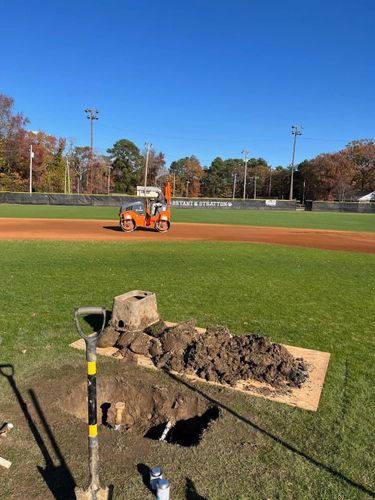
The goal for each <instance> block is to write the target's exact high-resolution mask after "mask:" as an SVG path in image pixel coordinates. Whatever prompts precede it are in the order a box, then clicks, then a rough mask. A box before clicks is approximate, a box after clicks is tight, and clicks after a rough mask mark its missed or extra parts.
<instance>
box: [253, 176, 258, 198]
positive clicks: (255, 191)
mask: <svg viewBox="0 0 375 500" xmlns="http://www.w3.org/2000/svg"><path fill="white" fill-rule="evenodd" d="M253 179H254V200H256V199H257V179H259V176H258V175H254V177H253Z"/></svg>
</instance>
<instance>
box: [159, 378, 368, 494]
mask: <svg viewBox="0 0 375 500" xmlns="http://www.w3.org/2000/svg"><path fill="white" fill-rule="evenodd" d="M164 372H165V373H166V374H167V375H168V376H169V377H171V378H172V379H173V380H175V381H176V382H179V383H180V384H183V385H184V386H185V387H187V388H188V389H190V390H192V391H194V392H196V393H198V394H200V395H201V396H203V397H204V398H205V399H207V401H209V402H210V403H213V404H215V405H217V406H219V407H220V408H222V409H223V410H225V411H227V412H228V413H230V414H231V415H233V416H234V417H236V418H238V419H239V420H241V421H242V422H244V423H245V424H247V425H250V426H251V427H252V428H253V429H255V430H256V431H258V432H260V433H261V434H263V435H264V436H267V437H269V438H271V439H272V440H273V441H275V442H276V443H278V444H280V445H281V446H284V448H286V449H287V450H289V451H291V452H292V453H295V454H296V455H298V456H300V457H302V458H304V459H305V460H307V461H308V462H309V463H310V464H312V465H314V466H315V467H318V468H319V469H321V470H322V471H324V472H328V473H329V474H331V475H332V476H333V477H334V478H336V479H339V480H341V481H344V482H345V483H346V484H347V485H349V486H351V487H353V488H356V489H357V490H359V491H361V492H362V493H366V494H367V495H369V496H370V497H372V498H375V492H374V491H371V490H369V489H368V488H366V486H363V485H362V484H359V483H357V482H355V481H353V480H352V479H350V478H348V477H346V476H344V475H343V474H341V472H339V471H337V470H335V469H333V468H332V467H330V466H329V465H325V464H323V463H321V462H319V461H318V460H316V459H315V458H313V457H310V456H309V455H306V453H304V452H303V451H301V450H298V449H297V448H295V447H294V446H293V445H291V444H289V443H287V442H286V441H284V440H283V439H281V438H279V437H278V436H276V435H275V434H272V433H271V432H269V431H267V430H266V429H264V428H262V427H260V426H259V425H258V424H256V423H255V422H253V421H252V420H250V419H249V418H248V417H244V416H242V415H240V414H239V413H237V412H236V411H234V410H232V408H230V407H229V406H226V405H225V404H223V403H221V402H220V401H217V400H216V399H214V398H212V397H211V396H209V395H208V394H206V393H204V392H203V391H201V390H200V389H198V388H197V387H194V386H193V385H191V384H189V383H188V382H186V381H185V380H183V379H182V378H180V377H178V376H177V375H174V374H173V373H170V372H168V371H166V370H164ZM192 498H194V497H192ZM198 498H200V497H198Z"/></svg>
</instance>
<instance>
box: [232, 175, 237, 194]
mask: <svg viewBox="0 0 375 500" xmlns="http://www.w3.org/2000/svg"><path fill="white" fill-rule="evenodd" d="M236 182H237V174H234V176H233V196H232V198H233V200H234V198H235V197H236Z"/></svg>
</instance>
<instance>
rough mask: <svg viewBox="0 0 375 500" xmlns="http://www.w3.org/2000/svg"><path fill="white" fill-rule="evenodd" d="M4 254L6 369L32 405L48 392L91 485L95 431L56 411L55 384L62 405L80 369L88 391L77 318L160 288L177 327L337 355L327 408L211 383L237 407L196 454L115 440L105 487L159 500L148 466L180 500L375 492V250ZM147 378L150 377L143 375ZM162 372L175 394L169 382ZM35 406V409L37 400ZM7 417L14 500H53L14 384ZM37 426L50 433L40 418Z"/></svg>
mask: <svg viewBox="0 0 375 500" xmlns="http://www.w3.org/2000/svg"><path fill="white" fill-rule="evenodd" d="M1 208H2V209H3V207H1ZM22 208H24V207H22ZM176 212H177V211H176ZM179 213H180V212H179ZM181 213H184V214H185V213H188V212H181ZM189 213H192V212H189ZM205 213H206V212H205ZM251 215H253V214H251ZM254 215H256V214H254ZM267 215H268V214H267ZM270 215H271V214H270ZM276 215H279V214H275V216H276ZM283 215H284V216H285V217H286V216H287V215H288V214H280V216H283ZM298 215H299V214H298ZM307 215H309V214H307ZM319 215H321V214H319ZM296 216H297V214H296ZM340 217H342V216H341V215H338V216H337V218H338V219H339V218H340ZM344 217H345V216H344ZM365 218H366V217H364V219H365ZM0 251H1V256H2V259H1V264H2V267H1V274H0V296H1V310H0V337H1V344H0V354H1V357H0V363H3V364H6V363H12V364H13V365H14V368H15V381H16V383H17V386H18V388H19V390H20V391H21V393H22V395H23V397H25V398H26V396H27V394H28V392H27V391H28V389H30V388H32V389H33V390H34V391H35V393H36V394H37V395H38V396H39V398H40V402H41V406H42V408H43V410H44V411H45V412H46V414H47V415H48V422H49V425H50V427H51V432H52V433H53V435H54V436H55V439H56V441H57V444H58V446H59V447H60V449H61V453H62V454H63V456H64V458H65V460H66V465H67V467H69V469H70V471H71V473H72V474H73V476H74V478H75V480H76V481H77V483H78V484H79V485H80V486H82V485H83V484H84V483H85V481H86V480H87V465H86V455H85V449H86V448H85V447H86V438H85V427H84V425H83V424H81V423H80V422H79V421H75V420H74V421H73V420H72V419H73V417H69V418H70V420H69V419H68V417H64V418H66V422H65V421H64V422H65V423H64V422H62V420H58V419H59V418H63V417H61V416H60V417H59V416H58V415H60V413H59V410H58V408H57V407H56V406H55V405H51V407H49V408H46V407H45V403H43V401H44V399H43V397H44V396H43V394H44V393H45V392H46V389H45V387H46V386H47V388H48V385H49V384H51V389H50V390H49V393H50V394H49V398H56V400H57V399H58V397H59V394H53V393H52V394H51V392H53V389H52V387H53V384H54V380H56V379H58V378H59V377H60V378H61V377H65V378H66V380H69V377H70V376H71V377H72V379H73V378H74V377H77V376H79V375H80V374H81V375H82V377H83V380H84V370H85V362H84V355H83V353H81V352H78V351H74V350H72V349H71V348H69V347H68V343H70V342H72V341H73V340H75V339H76V338H77V333H76V331H75V328H74V325H73V322H72V309H73V307H75V306H80V305H103V306H106V307H107V308H108V309H110V308H111V304H112V298H113V296H115V295H118V294H120V293H123V292H125V291H128V290H131V289H145V290H153V291H155V292H156V294H157V299H158V304H159V311H160V313H161V315H162V317H163V318H165V319H168V320H171V321H179V320H183V319H188V318H191V317H195V318H196V319H197V320H198V324H199V325H202V326H206V325H207V324H213V323H214V324H222V325H227V326H228V327H229V328H230V329H231V330H232V331H235V332H238V333H239V334H241V333H244V332H256V333H259V334H262V335H269V336H270V337H271V338H272V339H273V340H275V341H278V342H283V343H287V344H291V345H297V346H301V347H308V348H312V349H318V350H324V351H329V352H331V353H332V357H331V361H330V365H329V368H328V373H327V378H326V382H325V386H324V390H323V394H322V399H321V403H320V408H319V411H318V412H316V413H312V412H307V411H303V410H300V409H296V408H292V407H289V406H286V405H282V404H278V403H273V402H270V401H267V400H263V399H260V398H255V397H249V396H245V395H242V394H237V393H233V392H231V391H221V390H218V389H217V388H213V387H210V386H207V385H205V384H199V388H200V390H201V391H203V392H204V393H205V394H207V395H209V396H210V397H212V398H214V399H215V400H217V401H219V403H220V404H222V405H223V406H225V408H226V409H224V410H223V417H222V418H221V419H220V421H219V422H217V423H216V424H215V425H214V426H213V427H212V428H211V430H209V431H208V432H207V433H206V435H205V436H204V439H203V441H202V443H201V444H200V445H199V446H198V447H196V448H181V447H176V446H173V445H167V444H164V443H158V442H153V445H152V446H151V447H149V448H147V453H146V452H145V451H144V449H143V448H142V446H140V447H139V448H137V449H134V447H133V446H132V442H133V441H132V439H133V438H132V437H131V435H130V434H129V437H127V434H126V433H125V434H123V435H121V438H117V437H116V436H115V437H113V432H112V431H109V430H106V429H104V430H101V431H100V433H101V435H102V436H103V435H104V434H105V433H111V432H112V434H111V436H112V437H111V438H108V439H112V441H113V449H112V448H111V449H109V450H108V449H106V447H105V446H102V448H101V454H102V455H104V456H109V457H110V458H109V459H108V460H107V461H104V463H103V464H102V468H101V477H102V483H103V484H109V483H111V482H113V483H114V484H115V487H116V488H117V489H116V490H115V498H127V499H140V498H144V499H148V498H150V499H151V498H153V497H152V495H150V493H149V492H148V491H147V489H146V488H145V487H144V485H143V482H142V478H141V476H140V475H139V473H138V471H137V467H136V465H137V463H139V462H142V463H145V464H147V465H158V464H159V463H161V464H162V465H163V467H164V470H165V473H166V475H167V477H168V479H170V480H171V483H172V487H173V490H172V492H173V493H172V498H173V499H174V500H180V499H184V498H207V499H210V500H212V499H217V500H221V499H224V498H233V499H239V500H240V499H241V500H245V499H258V498H259V499H263V498H270V499H271V498H272V499H274V498H280V499H284V498H296V499H305V498H307V499H317V498H323V499H332V498H335V499H336V498H342V499H351V498H353V499H357V498H358V499H359V498H370V497H371V496H373V495H374V493H371V492H374V491H375V477H374V474H373V471H374V470H375V449H374V439H373V429H374V425H375V417H374V415H375V407H374V377H375V363H374V354H373V353H374V347H375V346H374V343H375V342H374V331H375V328H374V326H375V325H374V318H375V301H374V292H375V286H374V282H373V279H372V278H371V276H372V274H373V271H374V269H375V255H370V254H359V253H349V252H330V251H323V250H312V249H300V248H298V249H297V248H287V247H282V246H274V247H272V246H269V245H250V244H249V245H247V244H236V243H217V242H215V243H199V244H198V243H186V242H180V243H177V242H173V243H172V242H160V243H153V244H151V243H147V242H134V243H132V242H128V243H125V242H121V243H115V242H114V243H112V242H111V243H107V242H106V243H103V242H80V243H76V242H52V243H50V242H37V241H25V242H16V241H9V242H6V241H2V242H0ZM25 349H26V353H22V351H23V350H25ZM98 365H99V367H98V369H99V374H98V377H100V374H101V373H104V372H108V371H110V370H111V369H112V368H113V367H114V366H116V367H118V366H119V362H118V361H115V360H111V359H107V358H100V359H99V363H98ZM122 366H123V365H122ZM132 373H133V375H132V376H134V377H137V378H138V379H139V378H141V377H142V376H143V375H142V370H139V369H133V370H132ZM147 374H148V375H147V376H151V375H149V374H150V372H149V371H147ZM152 376H155V382H157V383H158V384H164V383H167V382H166V378H167V375H165V374H159V373H155V375H153V374H152ZM72 383H73V382H72ZM43 387H44V389H43ZM43 391H44V393H43ZM28 408H29V411H30V412H32V408H33V407H32V404H30V405H29V406H28ZM228 410H230V411H228ZM34 413H35V412H34ZM56 415H57V416H56ZM4 420H5V421H9V420H10V421H12V422H13V423H14V424H15V428H14V429H13V431H12V433H11V434H10V436H9V437H8V438H6V439H4V440H2V442H1V443H0V446H1V449H0V455H1V456H4V457H5V458H7V459H9V460H11V461H12V462H13V465H12V467H11V469H9V471H6V470H5V469H4V470H1V473H0V491H1V492H2V495H3V498H12V499H13V498H15V499H18V498H19V499H21V498H22V499H23V498H29V497H32V498H35V499H39V498H40V499H45V498H50V495H51V493H50V490H49V488H48V487H47V485H46V481H45V480H44V479H43V477H45V476H43V472H42V474H40V473H39V472H38V469H37V466H38V467H40V468H42V469H40V471H42V470H44V468H45V465H46V464H45V460H44V458H43V454H42V453H41V452H40V446H39V447H38V446H37V444H36V441H35V439H34V438H33V434H32V433H31V432H30V431H29V427H30V425H29V426H28V425H27V424H26V423H25V421H24V420H23V418H22V412H21V411H20V406H19V404H18V403H17V401H16V400H15V397H14V393H13V390H12V389H11V388H10V386H9V384H8V382H7V380H6V379H5V378H4V377H1V376H0V422H1V421H4ZM34 421H35V422H36V424H35V425H38V426H39V427H40V428H42V429H43V426H42V425H41V420H40V419H38V418H37V417H35V419H34ZM34 435H35V433H34ZM43 436H44V438H45V440H47V442H48V439H47V437H48V436H46V435H45V433H44V434H43ZM143 441H144V440H143ZM52 452H53V449H52ZM112 453H113V457H117V458H118V460H119V463H120V465H121V457H122V459H123V460H125V458H124V457H127V459H128V460H130V463H131V464H132V465H131V466H130V467H128V468H126V467H125V465H124V466H123V468H122V469H121V467H120V469H119V468H116V466H115V465H116V464H115V462H116V460H117V458H116V460H115V458H113V459H112V460H111V457H112V455H111V454H112ZM142 454H143V455H142ZM129 457H130V458H129ZM47 465H48V464H47ZM49 465H50V466H51V464H49ZM52 472H56V471H55V469H54V468H53V467H52ZM48 477H51V476H48ZM188 481H189V484H190V487H189V492H188V490H187V486H186V484H187V483H188ZM50 489H51V487H50ZM189 495H190V496H189ZM194 495H195V496H194ZM198 495H201V496H198ZM0 496H1V495H0Z"/></svg>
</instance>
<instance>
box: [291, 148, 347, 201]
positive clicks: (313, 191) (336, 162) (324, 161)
mask: <svg viewBox="0 0 375 500" xmlns="http://www.w3.org/2000/svg"><path fill="white" fill-rule="evenodd" d="M299 172H300V173H301V175H302V178H303V180H304V181H305V183H306V197H307V198H311V199H315V200H335V199H339V200H344V199H345V195H346V193H347V192H348V191H350V189H351V186H352V182H353V178H354V176H355V173H356V167H355V165H354V163H353V162H352V161H351V160H349V159H348V157H347V156H346V155H345V154H343V153H342V152H338V153H326V154H321V155H318V156H317V157H316V158H314V159H313V160H310V161H305V162H303V163H302V164H300V165H299Z"/></svg>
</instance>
